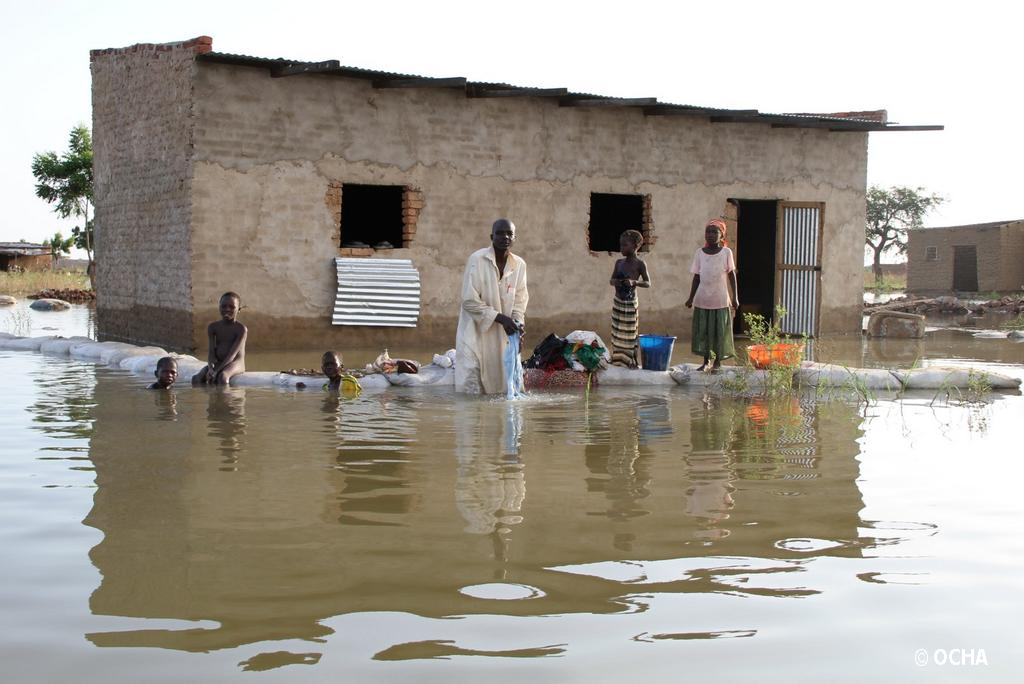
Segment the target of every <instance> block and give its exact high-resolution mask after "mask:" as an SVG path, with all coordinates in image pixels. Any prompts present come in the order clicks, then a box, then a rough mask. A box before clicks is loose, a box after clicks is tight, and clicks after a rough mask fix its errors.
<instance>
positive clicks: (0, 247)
mask: <svg viewBox="0 0 1024 684" xmlns="http://www.w3.org/2000/svg"><path fill="white" fill-rule="evenodd" d="M0 252H3V253H4V254H17V255H19V256H49V254H50V248H49V247H47V246H46V245H37V244H33V243H31V242H0Z"/></svg>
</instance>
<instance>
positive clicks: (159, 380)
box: [148, 356, 178, 389]
mask: <svg viewBox="0 0 1024 684" xmlns="http://www.w3.org/2000/svg"><path fill="white" fill-rule="evenodd" d="M153 375H155V376H156V382H154V383H153V384H152V385H150V386H149V387H148V389H170V388H171V385H173V384H174V381H175V380H177V379H178V362H177V361H175V360H174V357H173V356H165V357H163V358H162V359H160V360H159V361H157V362H156V370H155V371H153Z"/></svg>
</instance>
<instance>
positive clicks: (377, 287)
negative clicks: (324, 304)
mask: <svg viewBox="0 0 1024 684" xmlns="http://www.w3.org/2000/svg"><path fill="white" fill-rule="evenodd" d="M334 264H335V267H336V269H337V271H338V293H337V295H336V297H335V300H334V316H333V318H332V321H331V322H332V323H333V324H334V325H366V326H383V327H399V328H415V327H416V322H417V319H418V318H419V315H420V274H419V271H417V270H416V267H415V266H413V264H412V261H411V260H409V259H366V258H354V259H345V258H338V259H335V260H334Z"/></svg>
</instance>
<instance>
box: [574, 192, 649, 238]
mask: <svg viewBox="0 0 1024 684" xmlns="http://www.w3.org/2000/svg"><path fill="white" fill-rule="evenodd" d="M630 229H633V230H639V231H641V232H643V230H644V198H643V195H612V194H607V193H600V192H594V193H591V194H590V226H589V227H588V229H587V237H588V239H589V243H590V250H591V251H592V252H617V251H619V236H620V235H621V234H622V233H623V231H626V230H630Z"/></svg>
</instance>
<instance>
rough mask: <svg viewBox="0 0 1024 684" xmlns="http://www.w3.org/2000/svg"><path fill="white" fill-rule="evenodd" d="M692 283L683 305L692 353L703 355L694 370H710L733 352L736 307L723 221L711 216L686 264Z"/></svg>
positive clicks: (736, 291) (732, 262)
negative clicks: (687, 315) (701, 240)
mask: <svg viewBox="0 0 1024 684" xmlns="http://www.w3.org/2000/svg"><path fill="white" fill-rule="evenodd" d="M690 273H692V274H693V283H692V284H691V285H690V298H689V299H687V300H686V308H687V309H691V308H692V309H693V342H692V348H693V353H694V354H697V355H699V356H703V357H704V363H702V364H701V366H700V368H698V369H697V370H700V371H706V370H708V361H709V360H711V355H712V354H714V357H715V360H714V363H713V364H712V366H711V372H715V371H717V370H718V369H719V368H721V367H722V359H727V358H729V357H730V356H735V355H736V347H735V345H734V344H733V341H732V317H733V315H734V314H735V313H736V310H737V309H739V307H740V295H739V288H738V286H737V285H736V261H735V260H734V259H733V256H732V250H731V249H729V247H728V243H727V242H726V241H725V221H722V220H721V219H711V220H710V221H708V223H707V226H705V228H704V246H703V247H701V248H700V249H698V250H697V251H696V253H694V255H693V264H692V265H691V266H690Z"/></svg>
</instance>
